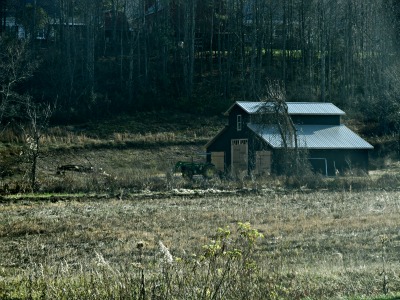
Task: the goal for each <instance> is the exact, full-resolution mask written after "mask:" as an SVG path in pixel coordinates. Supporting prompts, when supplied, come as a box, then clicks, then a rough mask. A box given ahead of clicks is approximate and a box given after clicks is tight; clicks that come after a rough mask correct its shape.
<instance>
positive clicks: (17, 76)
mask: <svg viewBox="0 0 400 300" xmlns="http://www.w3.org/2000/svg"><path fill="white" fill-rule="evenodd" d="M28 53H29V49H28V45H27V43H26V42H21V41H11V42H10V41H8V42H7V41H4V40H2V38H1V37H0V126H1V127H2V126H4V124H3V122H4V119H5V118H12V117H13V116H15V115H16V114H17V107H18V106H19V105H20V102H21V100H22V99H23V97H24V96H23V95H21V94H20V92H19V91H18V90H17V88H18V85H19V84H21V83H22V82H24V81H26V80H27V79H28V78H30V77H31V76H32V73H33V71H34V70H35V68H36V67H37V62H36V61H31V60H30V59H29V55H28ZM1 127H0V128H1Z"/></svg>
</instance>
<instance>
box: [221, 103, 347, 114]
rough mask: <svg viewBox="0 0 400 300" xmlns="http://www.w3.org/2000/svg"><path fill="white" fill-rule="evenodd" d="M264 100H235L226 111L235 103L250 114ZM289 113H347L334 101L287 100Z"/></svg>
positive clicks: (227, 112)
mask: <svg viewBox="0 0 400 300" xmlns="http://www.w3.org/2000/svg"><path fill="white" fill-rule="evenodd" d="M262 103H263V102H246V101H237V102H235V103H234V104H233V105H232V106H231V107H230V108H229V109H228V110H227V111H226V112H225V114H226V115H228V114H229V112H230V111H231V110H232V108H233V107H234V106H235V105H238V106H239V107H241V108H242V109H243V110H244V111H245V112H247V113H248V114H255V113H257V112H258V110H259V108H260V107H261V105H262ZM286 104H287V106H288V112H289V115H345V112H344V111H343V110H341V109H339V108H338V107H337V106H335V105H334V104H332V103H326V102H286Z"/></svg>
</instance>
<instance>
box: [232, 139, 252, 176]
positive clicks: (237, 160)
mask: <svg viewBox="0 0 400 300" xmlns="http://www.w3.org/2000/svg"><path fill="white" fill-rule="evenodd" d="M231 147H232V164H231V168H232V174H234V175H236V176H238V175H241V174H242V173H245V174H246V175H247V171H248V157H249V156H248V142H247V140H245V139H240V140H232V141H231Z"/></svg>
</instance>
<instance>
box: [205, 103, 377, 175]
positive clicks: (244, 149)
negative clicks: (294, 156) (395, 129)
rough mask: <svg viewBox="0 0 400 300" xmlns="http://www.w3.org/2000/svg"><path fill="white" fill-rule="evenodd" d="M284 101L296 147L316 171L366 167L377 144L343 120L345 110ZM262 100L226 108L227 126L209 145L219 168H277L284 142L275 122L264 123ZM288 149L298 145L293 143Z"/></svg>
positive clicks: (249, 170)
mask: <svg viewBox="0 0 400 300" xmlns="http://www.w3.org/2000/svg"><path fill="white" fill-rule="evenodd" d="M286 104H287V107H288V114H289V116H290V118H291V120H292V121H293V124H294V127H295V129H296V135H297V146H298V149H306V150H307V155H308V160H309V162H310V165H311V167H312V169H313V170H314V171H315V172H317V173H321V174H323V175H327V176H334V175H335V174H337V173H338V172H339V173H344V172H346V171H348V170H353V169H361V170H364V171H366V172H368V152H369V150H371V149H373V147H372V145H370V144H369V143H368V142H366V141H365V140H363V139H362V138H361V137H360V136H358V135H357V134H356V133H354V132H353V131H352V130H350V129H349V128H348V127H346V126H345V125H343V124H342V123H341V116H343V115H345V113H344V112H343V111H342V110H341V109H339V108H338V107H336V106H335V105H333V104H332V103H319V102H287V103H286ZM262 105H265V103H263V102H236V103H234V104H233V105H232V106H231V107H230V108H229V109H228V111H227V112H226V113H225V115H226V116H228V125H226V126H225V128H224V129H222V130H221V131H220V132H219V133H218V134H217V135H216V136H215V137H214V138H213V139H211V140H210V141H209V142H208V143H207V145H206V151H207V153H208V155H207V161H208V162H212V163H213V164H214V165H215V166H216V168H217V169H218V170H219V171H224V172H232V174H239V173H245V174H248V173H253V174H265V173H266V174H271V173H279V170H280V166H279V164H280V163H281V162H280V161H279V159H278V157H279V151H282V150H283V149H284V142H283V139H282V135H281V133H280V131H279V129H278V126H277V125H276V124H273V122H267V123H268V124H260V121H259V120H260V118H259V117H258V116H259V114H260V108H261V107H262ZM271 119H272V114H271ZM264 120H265V119H264ZM288 148H294V143H291V145H289V146H288Z"/></svg>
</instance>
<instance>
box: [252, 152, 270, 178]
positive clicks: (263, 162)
mask: <svg viewBox="0 0 400 300" xmlns="http://www.w3.org/2000/svg"><path fill="white" fill-rule="evenodd" d="M254 171H255V174H256V175H261V174H271V151H256V168H255V170H254Z"/></svg>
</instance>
